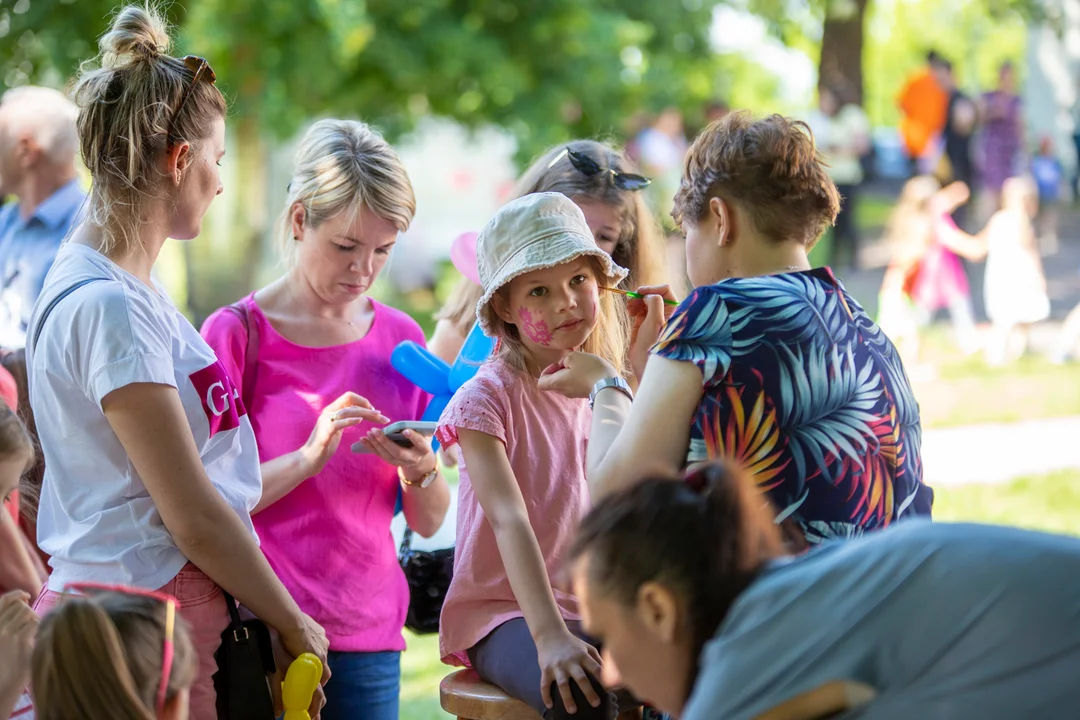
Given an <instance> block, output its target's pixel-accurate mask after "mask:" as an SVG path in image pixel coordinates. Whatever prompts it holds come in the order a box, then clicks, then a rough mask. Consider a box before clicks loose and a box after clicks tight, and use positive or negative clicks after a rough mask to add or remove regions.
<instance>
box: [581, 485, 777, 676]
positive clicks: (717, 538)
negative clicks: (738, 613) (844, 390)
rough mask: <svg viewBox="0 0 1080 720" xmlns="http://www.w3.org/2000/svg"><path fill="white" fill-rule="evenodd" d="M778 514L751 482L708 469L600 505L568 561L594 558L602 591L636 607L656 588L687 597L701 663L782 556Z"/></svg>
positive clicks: (593, 572) (592, 573)
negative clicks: (644, 589)
mask: <svg viewBox="0 0 1080 720" xmlns="http://www.w3.org/2000/svg"><path fill="white" fill-rule="evenodd" d="M774 515H775V513H773V512H772V510H771V509H770V507H769V503H768V501H767V500H766V498H765V497H764V496H763V495H762V494H761V493H760V492H759V491H758V489H757V487H756V486H755V485H754V484H753V481H752V480H750V478H749V477H748V476H747V475H745V474H744V473H742V472H739V471H736V470H734V469H733V468H732V467H731V466H729V465H721V464H709V465H705V466H702V468H701V469H700V470H698V471H696V472H693V473H691V474H690V475H689V476H688V477H687V478H686V480H685V481H678V480H674V479H670V478H654V479H649V480H645V481H644V482H641V483H639V484H637V485H635V486H634V487H632V488H629V489H628V490H624V491H622V492H620V493H616V494H614V495H611V496H609V497H607V498H605V499H604V500H602V501H601V502H600V503H599V504H598V505H597V506H596V507H594V508H593V509H592V511H591V512H590V513H589V514H588V515H587V516H586V517H585V519H584V520H583V521H582V523H581V526H580V528H579V529H578V534H577V538H576V540H575V542H574V545H573V546H572V548H571V550H570V560H571V561H574V560H577V559H579V558H582V557H584V556H585V555H588V557H589V563H588V567H587V572H588V577H589V582H590V584H591V586H592V587H593V588H595V592H599V593H600V594H602V595H604V596H606V597H609V598H611V599H613V600H616V601H618V602H621V603H622V604H624V605H627V606H630V607H633V606H635V605H636V603H637V594H638V590H639V589H640V588H641V586H642V585H644V584H646V583H649V582H656V583H659V584H662V585H664V586H666V587H668V588H669V589H670V590H671V591H672V592H674V593H675V594H676V595H678V596H680V597H681V598H682V600H683V602H684V603H685V606H686V608H687V612H688V615H689V618H688V620H689V626H690V633H691V636H692V637H693V646H694V647H693V652H694V654H693V657H694V658H697V657H698V656H699V655H700V653H701V649H702V648H703V647H704V646H705V643H706V642H708V640H709V639H710V638H712V636H713V635H714V634H715V633H716V630H717V628H719V626H720V623H721V622H722V621H723V619H724V616H725V615H727V613H728V610H729V609H730V608H731V606H732V604H733V603H734V602H735V600H736V599H737V598H738V596H739V595H740V594H741V593H742V592H743V591H744V590H745V589H746V588H747V587H748V586H749V585H750V583H751V582H753V580H754V578H755V577H757V574H758V573H759V572H760V571H761V569H762V568H763V567H764V565H765V564H766V563H767V562H768V561H769V560H772V559H774V558H777V557H780V556H783V555H784V554H785V550H784V543H783V540H782V537H781V533H780V530H779V528H778V527H777V526H776V525H775V523H774V522H773V517H774Z"/></svg>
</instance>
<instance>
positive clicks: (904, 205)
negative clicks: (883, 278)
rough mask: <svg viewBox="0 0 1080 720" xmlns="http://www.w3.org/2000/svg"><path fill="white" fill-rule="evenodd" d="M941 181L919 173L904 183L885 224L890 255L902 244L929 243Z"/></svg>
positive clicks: (916, 244)
mask: <svg viewBox="0 0 1080 720" xmlns="http://www.w3.org/2000/svg"><path fill="white" fill-rule="evenodd" d="M940 191H941V183H939V182H938V181H937V180H936V179H935V178H933V177H931V176H929V175H920V176H919V177H914V178H911V179H910V180H908V181H907V182H906V183H904V189H903V190H901V192H900V197H899V199H898V200H897V201H896V207H894V208H893V211H892V214H891V215H890V216H889V222H888V224H887V226H886V238H887V242H888V245H889V246H890V247H891V248H892V252H893V254H894V255H896V254H897V253H900V252H902V251H903V250H904V249H905V248H915V247H921V246H923V245H926V244H927V243H929V241H930V239H931V233H932V231H933V209H934V199H935V197H936V196H937V195H938V193H939V192H940Z"/></svg>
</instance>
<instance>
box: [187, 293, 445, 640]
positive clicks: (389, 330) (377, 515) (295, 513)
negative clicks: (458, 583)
mask: <svg viewBox="0 0 1080 720" xmlns="http://www.w3.org/2000/svg"><path fill="white" fill-rule="evenodd" d="M245 302H247V304H248V310H249V318H250V320H251V321H252V322H254V323H256V324H257V327H258V332H259V356H258V365H257V370H256V373H255V388H254V392H251V393H247V392H245V391H244V388H243V387H242V384H243V377H244V354H245V352H246V349H247V334H246V331H245V328H244V324H243V321H242V320H241V319H240V318H239V317H237V316H236V315H235V314H234V313H232V312H231V311H228V310H218V311H217V312H216V313H214V314H213V315H211V316H210V317H209V318H207V320H206V323H205V324H204V325H203V328H202V334H203V337H205V338H206V341H207V342H208V343H209V344H210V346H211V347H213V348H214V350H215V351H216V352H217V355H218V357H219V358H221V362H222V363H223V364H224V365H225V367H226V369H227V370H228V372H229V375H230V377H232V378H234V380H235V382H236V385H237V387H238V388H240V391H241V393H242V394H243V395H244V396H250V397H251V398H252V405H253V407H251V408H248V415H249V416H250V417H251V424H252V426H253V427H254V429H255V438H256V439H257V440H258V444H259V458H260V460H261V461H262V462H266V461H268V460H273V459H274V458H276V457H280V456H281V455H284V454H286V453H290V452H292V451H294V450H296V449H298V448H300V447H301V446H302V445H303V444H304V443H305V442H306V441H307V439H308V436H309V435H310V434H311V430H312V428H313V427H314V426H315V420H316V418H317V416H318V414H319V413H320V412H322V410H323V408H325V407H326V406H327V405H329V404H330V403H332V402H333V401H334V400H336V399H337V398H338V397H340V396H341V395H342V394H343V393H345V392H347V391H352V392H355V393H358V394H360V395H362V396H364V397H366V398H367V399H368V400H370V401H371V404H372V405H373V406H375V408H377V409H378V410H380V411H381V412H382V413H383V414H384V415H386V416H387V417H389V418H390V419H391V421H396V420H416V419H418V418H419V417H420V416H421V415H422V413H423V411H424V409H425V408H426V407H427V403H428V400H429V397H428V396H427V395H426V394H425V393H423V392H421V391H420V390H419V389H418V388H417V387H416V386H415V385H413V384H412V383H410V382H409V381H408V380H406V379H405V377H404V376H402V375H401V374H400V373H398V371H397V370H395V369H394V368H393V367H392V366H391V365H390V353H391V352H392V351H393V349H394V348H395V347H396V346H397V345H398V343H400V342H402V341H405V340H412V341H414V342H417V343H421V344H423V342H424V336H423V332H422V331H421V330H420V326H419V325H417V324H416V323H415V322H414V321H413V320H412V319H411V318H410V317H409V316H408V315H406V314H405V313H402V312H400V311H398V310H395V309H393V308H390V307H387V306H385V305H382V304H379V303H377V302H375V301H372V306H373V307H374V311H375V318H374V320H373V322H372V325H371V329H370V330H369V331H368V333H367V335H366V336H364V337H363V338H362V339H360V340H357V341H355V342H351V343H348V344H345V345H335V346H332V347H324V348H311V347H304V346H301V345H297V344H295V343H293V342H290V341H289V340H287V339H285V338H284V337H282V336H281V335H280V334H278V332H277V331H276V330H274V328H273V326H272V325H271V324H270V323H269V321H267V319H266V316H265V315H263V312H262V310H260V309H259V307H258V305H256V304H255V301H254V299H253V296H248V297H247V298H246V299H245ZM370 429H371V426H370V425H369V424H368V423H361V424H360V425H358V426H356V427H354V428H350V429H348V430H346V431H345V432H344V434H343V436H342V439H341V445H340V446H339V447H338V450H337V452H336V453H335V454H334V456H333V457H332V458H330V461H329V462H328V463H327V464H326V467H325V468H323V471H322V472H320V473H319V474H318V475H316V476H315V477H312V478H309V479H308V480H305V481H304V482H303V483H301V484H300V485H299V486H298V487H297V488H295V489H294V490H293V491H292V492H290V493H289V494H288V495H286V496H285V497H283V498H281V499H280V500H278V501H277V502H276V503H274V504H273V505H271V506H270V507H268V508H266V509H265V510H263V511H262V512H260V513H258V514H257V515H254V516H253V517H252V520H253V521H254V523H255V529H256V530H257V531H258V533H259V538H260V539H261V541H262V549H263V552H264V553H265V555H266V558H267V559H268V560H269V561H270V565H271V566H272V567H273V568H274V572H276V573H277V575H278V577H279V578H281V582H282V583H284V585H285V587H286V588H288V590H289V592H290V593H291V594H292V596H293V598H294V599H295V600H296V602H297V604H299V605H300V608H301V609H302V610H303V611H304V612H306V613H307V614H309V615H310V616H311V617H313V618H314V619H315V620H316V621H317V622H319V623H320V624H322V626H323V627H324V628H325V629H326V634H327V636H328V637H329V638H330V648H331V649H332V650H336V651H341V652H379V651H386V650H404V649H405V641H404V639H403V638H402V636H401V629H402V627H403V626H404V624H405V613H406V611H407V609H408V604H409V591H408V587H407V585H406V583H405V576H404V575H403V574H402V572H401V567H400V566H399V565H398V561H397V553H396V550H395V548H394V542H393V539H392V537H391V535H390V520H391V518H392V517H393V514H394V507H395V504H396V502H397V496H398V477H397V470H396V469H395V468H394V467H393V466H391V465H389V464H387V463H385V462H383V461H382V460H380V459H378V458H377V457H375V456H374V455H370V454H356V453H353V452H352V451H351V450H350V448H351V446H352V444H353V443H354V442H356V441H357V440H359V439H360V437H361V436H362V435H363V434H364V433H366V432H367V431H368V430H370Z"/></svg>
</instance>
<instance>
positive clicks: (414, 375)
mask: <svg viewBox="0 0 1080 720" xmlns="http://www.w3.org/2000/svg"><path fill="white" fill-rule="evenodd" d="M494 349H495V341H494V340H492V339H491V338H489V337H488V336H486V335H484V333H483V331H482V330H481V329H480V325H479V323H477V324H475V325H473V329H472V331H471V332H470V333H469V336H468V337H467V338H465V344H464V345H462V347H461V352H459V353H458V356H457V360H455V361H454V364H453V365H452V366H451V365H447V364H446V363H445V362H443V361H442V360H440V359H439V358H437V357H435V355H433V354H432V352H431V351H430V350H428V349H427V348H425V347H422V346H420V345H418V344H417V343H414V342H412V341H411V340H409V341H406V342H403V343H401V344H400V345H398V346H397V347H396V348H394V352H393V353H391V354H390V364H391V365H393V366H394V369H395V370H397V371H398V372H399V373H401V374H402V375H404V376H405V378H406V379H407V380H408V381H409V382H411V383H412V384H413V385H416V386H417V387H418V388H420V389H421V390H423V391H424V392H426V393H428V394H429V395H431V402H430V403H428V406H427V410H425V411H424V416H423V417H421V418H420V419H421V420H423V421H425V422H436V421H438V419H439V417H440V416H441V415H442V412H443V410H445V409H446V406H447V405H448V404H449V403H450V398H452V397H454V393H456V392H457V391H458V388H460V387H461V386H462V385H464V384H465V382H466V381H467V380H468V379H469V378H471V377H472V376H473V375H475V374H476V371H477V370H478V369H479V368H480V365H481V364H482V363H483V362H484V361H485V360H487V359H488V358H489V357H491V352H492V351H493V350H494ZM431 445H432V447H433V448H435V449H436V450H437V449H438V447H439V443H438V441H437V440H435V439H432V441H431Z"/></svg>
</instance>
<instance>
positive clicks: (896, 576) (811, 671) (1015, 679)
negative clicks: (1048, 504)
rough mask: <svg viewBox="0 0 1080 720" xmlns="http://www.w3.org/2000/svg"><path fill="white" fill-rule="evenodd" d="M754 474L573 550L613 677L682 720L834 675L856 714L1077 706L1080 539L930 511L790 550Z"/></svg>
mask: <svg viewBox="0 0 1080 720" xmlns="http://www.w3.org/2000/svg"><path fill="white" fill-rule="evenodd" d="M772 517H773V516H772V514H771V513H770V511H769V510H768V508H767V507H766V506H765V504H764V503H763V501H762V497H761V495H760V494H759V492H758V491H757V489H756V488H755V487H754V485H753V484H752V481H750V480H749V479H748V478H746V477H745V476H743V475H742V474H740V473H738V472H734V471H732V470H730V469H729V468H726V467H724V466H718V465H711V466H707V467H705V468H704V469H701V470H699V471H698V472H696V473H694V474H692V475H691V476H689V477H688V478H687V480H686V482H674V481H672V480H670V479H654V480H649V481H646V482H644V483H641V484H639V485H636V486H634V487H633V488H630V489H628V490H626V491H623V492H621V493H619V494H616V495H613V496H610V497H608V498H606V499H604V500H603V501H601V502H600V503H599V504H598V505H597V506H596V507H595V508H594V509H593V510H592V512H591V513H590V514H589V515H588V516H587V517H586V518H585V520H584V521H583V522H582V525H581V527H580V530H579V534H578V537H577V540H576V543H575V545H574V547H573V551H572V553H571V554H570V570H571V575H572V578H573V583H574V591H575V594H576V595H577V596H578V598H579V601H580V604H581V617H582V622H583V627H584V629H585V631H586V632H588V633H589V634H590V636H592V637H595V638H596V640H597V641H598V642H602V643H603V646H604V657H603V660H604V664H603V675H602V677H601V679H602V681H603V683H604V685H605V686H607V687H613V686H619V685H624V686H626V687H627V688H628V689H629V690H630V691H631V692H633V693H634V694H635V695H636V696H637V697H640V698H642V699H643V700H647V701H649V702H650V703H651V704H652V705H654V706H656V707H657V708H659V709H662V710H664V711H665V712H668V713H671V714H672V715H674V716H676V717H679V718H682V720H705V719H708V720H716V719H718V718H725V719H738V718H754V717H757V716H758V715H759V714H761V713H763V712H765V711H767V710H769V709H770V708H774V707H776V706H778V705H781V704H783V703H786V702H788V701H790V700H792V699H793V698H796V697H798V696H800V695H803V694H805V693H808V692H810V691H813V690H815V689H816V688H819V687H821V686H822V685H824V684H826V683H829V682H832V681H849V682H856V683H861V684H864V685H867V686H869V687H870V688H872V689H873V691H874V697H873V698H872V699H871V700H870V701H869V702H868V703H866V704H864V705H862V706H860V707H859V708H858V709H855V710H851V711H849V712H848V713H847V714H845V715H843V717H851V718H855V717H858V718H969V717H971V718H974V717H978V718H1021V717H1022V718H1043V717H1046V718H1058V717H1074V716H1076V715H1077V713H1078V712H1080V710H1078V709H1077V708H1078V707H1080V539H1077V538H1071V537H1064V536H1056V535H1050V534H1045V533H1038V532H1032V531H1026V530H1020V529H1015V528H1008V527H998V526H990V525H973V524H950V523H931V522H929V521H927V520H923V519H912V520H907V521H904V522H900V523H898V524H897V525H895V526H894V527H890V528H888V529H886V530H882V531H880V532H877V533H872V534H869V535H866V536H864V537H860V538H857V539H852V540H847V541H840V540H836V541H830V542H827V543H825V544H823V545H822V546H820V547H818V548H816V549H814V550H812V551H811V552H809V553H807V554H805V555H801V556H798V557H793V556H791V555H789V554H788V552H787V550H786V548H785V547H784V545H783V542H782V540H781V537H780V534H779V532H778V530H777V528H776V526H775V525H774V524H773V522H772Z"/></svg>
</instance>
